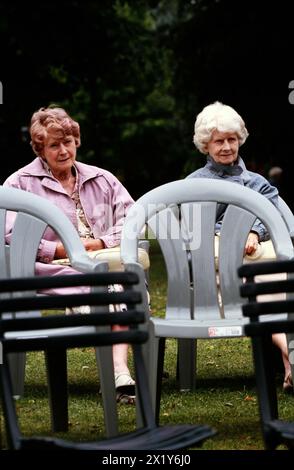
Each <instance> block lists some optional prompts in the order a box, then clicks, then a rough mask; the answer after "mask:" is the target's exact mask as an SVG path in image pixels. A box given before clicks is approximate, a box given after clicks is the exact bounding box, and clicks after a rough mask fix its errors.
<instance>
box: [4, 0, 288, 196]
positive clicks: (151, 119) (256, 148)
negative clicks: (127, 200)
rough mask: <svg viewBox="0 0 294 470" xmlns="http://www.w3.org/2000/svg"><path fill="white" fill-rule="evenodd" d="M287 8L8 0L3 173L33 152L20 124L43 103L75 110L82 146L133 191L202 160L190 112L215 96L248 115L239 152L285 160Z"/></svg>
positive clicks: (177, 0)
mask: <svg viewBox="0 0 294 470" xmlns="http://www.w3.org/2000/svg"><path fill="white" fill-rule="evenodd" d="M289 5H290V3H289ZM288 8H289V7H288V2H283V4H281V5H279V8H277V7H276V5H275V4H271V5H269V4H268V3H267V4H266V8H265V4H264V2H252V1H246V2H245V1H244V0H239V1H238V2H235V1H233V0H149V1H148V0H113V1H112V0H99V2H98V1H94V0H89V1H83V2H81V1H78V0H68V1H66V2H62V3H60V2H57V1H50V2H49V1H47V0H45V1H43V2H38V3H35V2H30V1H28V2H22V3H20V4H18V3H16V2H13V1H9V2H8V0H3V1H2V2H1V5H0V58H1V60H0V81H1V83H2V85H3V104H2V105H1V106H0V151H1V154H2V155H3V156H4V157H5V161H6V166H7V168H6V169H5V170H3V171H2V177H1V180H2V181H3V180H4V179H5V178H6V177H7V176H8V175H9V174H10V173H11V172H12V171H15V170H16V169H17V168H19V167H20V166H23V165H25V164H26V163H27V162H29V161H30V160H31V159H32V158H33V154H32V151H31V149H30V146H29V138H28V134H27V126H28V124H29V120H30V117H31V115H32V113H33V112H34V111H35V110H36V109H38V108H39V107H41V106H46V105H48V104H50V103H57V104H60V105H61V106H64V107H65V108H66V109H67V110H68V111H69V112H70V113H71V114H72V115H73V116H74V117H75V118H76V119H77V120H78V121H79V122H80V124H81V129H82V147H81V148H80V151H79V158H80V159H81V160H83V161H84V162H87V163H91V164H93V165H98V166H101V167H105V168H107V169H109V170H110V171H112V172H113V173H115V174H116V175H117V176H118V177H119V178H120V179H121V180H122V182H123V183H124V184H125V185H126V186H127V188H128V189H129V191H130V192H131V193H132V195H133V196H134V197H135V198H136V197H138V196H140V195H141V194H142V193H144V192H145V191H147V190H149V189H151V188H153V187H155V186H157V185H159V184H162V183H164V182H167V181H171V180H174V179H179V178H182V177H184V176H186V175H187V174H188V173H189V172H191V171H192V170H194V169H196V168H198V167H200V166H202V165H203V163H204V158H202V157H200V155H199V154H198V153H197V152H196V150H195V148H194V146H193V144H192V135H193V124H194V121H195V116H196V114H197V113H198V112H200V111H201V109H202V107H203V106H205V105H206V104H208V103H210V102H213V101H215V100H220V101H223V102H225V103H227V104H230V105H232V106H233V107H235V108H236V109H237V110H238V111H239V112H240V114H241V115H242V117H243V118H244V120H245V122H246V124H247V127H248V129H249V132H250V138H249V139H248V141H247V143H246V146H245V147H244V149H243V148H242V153H241V154H242V156H243V157H245V160H246V162H247V164H248V166H249V167H250V168H251V169H254V170H257V171H259V172H261V173H263V174H265V175H266V173H267V170H268V168H269V167H270V166H272V165H274V164H275V165H276V164H279V165H280V166H282V167H285V168H287V166H288V165H289V154H290V153H292V146H291V139H292V137H291V136H292V124H291V123H292V120H293V113H294V107H293V106H291V105H290V103H289V100H288V95H289V89H288V85H289V82H290V81H291V79H293V73H292V69H293V66H292V63H291V60H290V57H291V47H292V37H291V31H292V25H291V15H289V9H288ZM274 70H276V71H278V73H275V74H274V73H273V72H274ZM285 177H286V178H285V182H284V189H285V192H284V194H283V196H284V197H285V198H286V200H287V202H288V203H289V204H290V205H291V202H292V191H287V186H289V188H290V189H291V179H290V178H289V181H288V180H287V177H288V173H287V172H285ZM0 182H1V181H0Z"/></svg>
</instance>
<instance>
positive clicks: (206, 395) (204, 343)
mask: <svg viewBox="0 0 294 470" xmlns="http://www.w3.org/2000/svg"><path fill="white" fill-rule="evenodd" d="M151 264H152V269H151V279H150V292H151V298H152V310H153V313H154V314H156V315H157V314H159V315H160V314H162V313H163V312H164V307H165V292H166V276H165V269H164V266H163V262H162V258H161V256H160V254H159V253H158V250H156V249H153V250H152V252H151ZM197 351H198V357H197V368H198V381H197V389H196V391H195V392H193V393H180V392H179V390H178V387H177V383H176V378H175V371H176V341H175V340H172V339H170V340H167V346H166V355H165V358H166V359H165V366H164V369H165V371H167V372H168V374H169V376H168V378H165V379H164V382H163V393H162V400H161V413H160V421H161V423H162V424H172V423H202V424H204V423H206V424H209V425H210V426H212V427H214V428H215V429H216V430H217V431H218V434H217V435H216V436H215V437H214V438H212V439H209V440H207V441H206V442H205V443H204V445H203V447H202V449H210V450H211V449H216V450H222V449H227V450H232V449H238V450H255V449H262V448H263V443H262V437H261V434H260V427H259V416H258V404H257V398H256V393H255V380H254V373H253V367H252V359H251V344H250V340H249V339H248V338H240V339H222V340H199V341H198V349H197ZM68 369H69V393H70V399H69V415H70V426H69V432H68V433H67V434H66V435H64V436H63V435H60V437H68V438H75V439H81V440H94V439H95V438H96V436H100V437H102V436H103V433H104V428H103V424H102V423H103V419H102V405H101V397H100V395H99V380H98V378H97V368H96V362H95V354H94V350H93V349H87V348H86V349H84V350H71V351H69V353H68ZM282 378H283V375H280V376H278V377H277V387H278V394H279V407H280V413H281V417H284V418H285V417H286V416H287V419H288V420H290V419H293V418H294V417H293V414H294V406H293V405H294V395H285V394H283V393H282ZM17 408H18V411H19V416H20V423H21V427H22V429H23V431H24V433H25V434H27V435H30V434H31V433H32V430H34V433H35V434H36V433H40V434H42V433H44V432H46V433H48V430H49V429H50V415H49V409H48V402H47V388H46V376H45V367H44V357H43V353H30V354H28V358H27V370H26V388H25V397H24V398H22V399H20V400H19V401H18V402H17ZM119 417H120V430H121V431H129V430H131V429H134V426H135V424H134V423H135V408H134V407H132V406H125V405H120V406H119ZM291 417H292V418H291ZM1 436H2V445H4V446H5V433H4V425H3V420H2V421H1Z"/></svg>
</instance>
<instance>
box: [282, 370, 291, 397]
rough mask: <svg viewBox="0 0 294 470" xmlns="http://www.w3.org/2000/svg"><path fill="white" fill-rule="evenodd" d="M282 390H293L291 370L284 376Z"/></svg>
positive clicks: (288, 391)
mask: <svg viewBox="0 0 294 470" xmlns="http://www.w3.org/2000/svg"><path fill="white" fill-rule="evenodd" d="M283 391H284V392H287V393H290V392H293V380H292V374H291V372H289V374H288V375H287V376H286V377H285V378H284V383H283Z"/></svg>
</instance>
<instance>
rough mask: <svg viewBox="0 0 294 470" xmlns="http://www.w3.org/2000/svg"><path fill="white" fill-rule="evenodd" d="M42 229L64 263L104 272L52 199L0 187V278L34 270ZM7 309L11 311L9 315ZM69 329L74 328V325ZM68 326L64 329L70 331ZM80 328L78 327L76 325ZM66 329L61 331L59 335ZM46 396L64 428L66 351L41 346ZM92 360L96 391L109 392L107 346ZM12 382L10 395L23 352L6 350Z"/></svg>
mask: <svg viewBox="0 0 294 470" xmlns="http://www.w3.org/2000/svg"><path fill="white" fill-rule="evenodd" d="M8 211H13V212H15V223H14V226H13V230H12V234H11V239H10V245H9V246H7V245H6V240H5V226H6V215H7V212H8ZM45 230H53V231H55V232H56V233H57V234H58V236H59V238H60V240H61V241H62V243H63V244H64V246H65V248H66V251H67V253H68V255H69V259H70V264H71V266H72V267H73V268H75V269H76V270H77V271H79V272H82V273H91V272H98V271H99V272H105V271H108V264H107V263H106V262H100V261H97V260H95V259H94V260H93V259H91V258H90V256H89V255H88V253H87V252H86V250H85V248H84V246H83V244H82V242H81V240H80V238H79V235H78V233H77V231H76V229H75V227H74V226H73V225H72V223H71V222H70V220H69V219H68V218H67V217H65V216H64V213H63V212H62V211H61V210H60V209H59V208H58V207H57V206H56V205H54V204H52V203H51V202H49V201H47V200H46V199H44V198H41V197H40V196H37V195H35V194H32V193H29V192H27V191H22V190H20V189H14V188H6V187H0V279H5V278H10V277H12V278H15V277H29V276H33V275H34V272H35V262H36V258H37V253H38V248H39V244H40V241H41V239H42V236H43V233H44V231H45ZM3 295H4V296H5V294H2V295H1V294H0V297H3ZM15 315H18V314H15ZM15 315H14V314H13V316H15ZM40 315H41V313H40V312H36V311H35V312H31V316H33V317H35V316H40ZM74 328H75V327H74ZM72 329H73V328H69V329H68V333H69V334H71V333H72ZM79 331H80V333H82V332H83V327H80V328H79ZM65 333H66V331H63V334H65ZM42 334H43V336H46V335H50V334H51V331H50V330H47V331H46V330H45V331H43V333H42ZM45 359H46V367H47V378H48V387H49V396H50V404H51V418H52V428H53V430H54V431H65V430H67V426H68V410H67V382H66V351H65V350H64V351H63V354H61V352H60V354H59V355H58V357H57V358H56V356H55V355H54V354H53V351H45ZM96 359H97V363H98V365H99V370H100V388H101V392H102V394H103V395H104V394H108V395H109V394H110V393H113V394H115V390H114V379H113V377H112V376H111V374H110V373H109V370H111V368H112V351H111V348H104V349H103V348H99V349H97V350H96ZM9 360H10V364H11V374H12V384H13V394H14V396H21V395H23V389H24V378H25V352H23V353H17V354H14V353H11V354H10V356H9ZM107 405H108V402H106V408H105V420H106V428H107V433H108V435H115V434H116V433H117V421H116V417H115V413H114V411H113V408H112V407H111V406H110V407H108V408H107Z"/></svg>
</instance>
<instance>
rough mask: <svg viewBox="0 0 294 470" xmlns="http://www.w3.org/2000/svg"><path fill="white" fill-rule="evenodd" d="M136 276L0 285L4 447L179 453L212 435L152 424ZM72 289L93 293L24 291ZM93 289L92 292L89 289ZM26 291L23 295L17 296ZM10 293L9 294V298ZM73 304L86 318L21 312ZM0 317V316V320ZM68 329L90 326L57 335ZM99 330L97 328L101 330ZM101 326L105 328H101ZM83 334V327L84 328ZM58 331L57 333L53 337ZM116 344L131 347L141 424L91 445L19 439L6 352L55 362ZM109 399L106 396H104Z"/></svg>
mask: <svg viewBox="0 0 294 470" xmlns="http://www.w3.org/2000/svg"><path fill="white" fill-rule="evenodd" d="M138 282H139V278H138V276H137V275H136V274H135V273H132V272H128V273H126V272H124V273H97V274H83V275H75V276H57V277H35V278H19V279H9V280H1V281H0V292H2V293H7V297H6V298H5V297H4V298H3V297H2V298H1V300H0V315H1V321H0V341H1V344H2V349H3V363H2V364H1V365H0V383H1V392H2V400H3V410H4V416H5V423H6V428H7V439H8V445H9V447H10V448H12V449H16V450H24V449H43V450H46V449H48V450H55V449H65V450H66V449H68V450H81V451H82V450H116V449H118V450H122V449H126V450H130V449H132V450H138V449H140V450H144V449H145V450H147V449H158V450H160V449H167V450H168V449H184V448H187V447H191V446H193V445H200V444H201V443H202V442H203V441H204V440H205V439H207V438H208V437H211V436H213V435H214V434H215V431H214V430H212V429H211V428H210V427H209V426H206V425H203V426H202V425H192V424H183V425H174V426H162V427H159V426H157V425H156V423H155V420H154V418H153V413H152V406H151V401H150V395H149V390H148V379H147V376H146V371H145V366H144V361H143V357H142V352H141V348H142V344H143V343H144V342H145V341H146V340H147V337H148V333H147V332H146V331H142V330H140V328H139V327H140V325H141V324H143V323H144V321H145V312H144V311H139V309H138V308H136V305H137V304H138V305H140V303H141V293H140V291H139V288H138V285H139V284H138ZM111 284H121V285H122V286H123V288H124V291H123V292H108V286H109V285H111ZM73 285H75V286H76V285H89V286H93V287H94V292H91V293H88V294H77V295H70V296H69V295H59V296H54V297H50V296H44V297H36V296H35V295H34V294H30V292H29V291H34V290H36V289H43V288H49V287H69V286H73ZM95 289H96V290H95ZM23 291H26V295H25V296H24V295H23ZM10 293H11V294H10ZM122 303H124V304H126V305H127V311H124V312H118V313H110V312H109V305H110V304H122ZM79 305H91V306H92V313H91V314H89V315H81V314H77V315H71V316H65V315H64V314H62V315H61V314H56V313H55V314H50V315H48V316H45V317H37V318H32V317H28V316H26V315H25V311H26V310H27V311H32V310H34V309H38V310H43V309H55V310H56V309H59V308H64V307H65V306H67V307H72V306H79ZM12 312H23V315H22V316H21V317H20V316H17V318H14V319H13V318H11V316H9V317H8V318H6V317H7V316H6V317H5V315H3V314H5V313H12ZM3 317H4V318H3ZM117 324H119V325H127V326H128V329H127V330H122V331H111V326H112V325H117ZM71 326H88V327H89V326H93V330H91V329H89V331H87V332H86V333H83V334H74V333H73V334H72V335H70V334H68V330H67V334H66V335H64V336H63V335H61V334H60V329H61V328H64V327H71ZM44 328H46V329H48V328H51V329H52V331H56V335H50V336H47V337H42V336H38V330H42V329H44ZM100 328H103V330H102V331H101V330H100ZM105 328H106V330H105ZM26 330H29V331H30V332H31V333H32V331H33V330H35V332H36V336H30V337H27V338H24V335H23V334H21V335H20V338H18V339H16V338H15V337H14V338H9V332H15V331H20V332H21V333H24V332H25V331H26ZM85 330H86V329H85ZM57 332H58V334H57ZM118 343H129V344H131V345H132V349H133V354H134V365H135V376H136V395H137V403H138V406H139V409H140V415H141V419H142V423H143V426H142V427H141V428H140V429H137V430H135V431H133V432H130V433H127V434H124V435H120V436H117V437H114V438H108V439H104V440H100V441H95V442H69V441H67V440H62V439H59V438H55V437H38V436H34V437H24V436H23V435H22V433H21V430H20V428H19V425H18V418H17V412H16V409H15V402H14V398H13V392H12V383H11V378H10V371H9V361H8V360H7V359H8V358H7V355H8V354H9V353H12V352H23V351H44V350H46V351H47V352H49V353H50V354H52V355H53V357H55V360H56V361H58V356H59V354H61V355H63V353H64V351H66V350H67V349H69V348H80V347H89V346H95V347H105V346H111V345H113V344H118ZM110 395H111V394H110Z"/></svg>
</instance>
